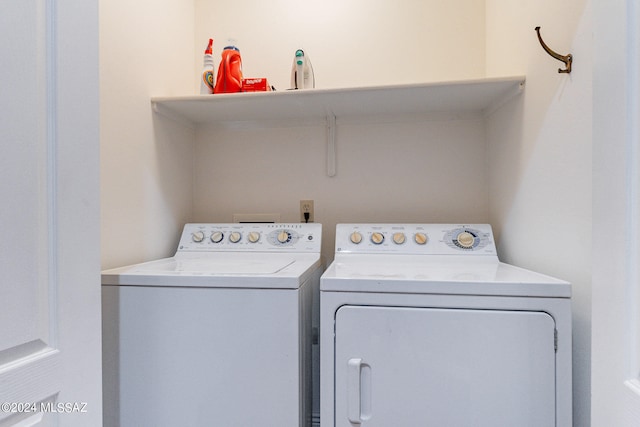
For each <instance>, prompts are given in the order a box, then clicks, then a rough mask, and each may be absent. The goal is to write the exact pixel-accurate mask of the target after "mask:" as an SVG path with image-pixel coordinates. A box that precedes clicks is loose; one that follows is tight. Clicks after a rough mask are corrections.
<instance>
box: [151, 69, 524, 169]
mask: <svg viewBox="0 0 640 427" xmlns="http://www.w3.org/2000/svg"><path fill="white" fill-rule="evenodd" d="M524 82H525V77H524V76H511V77H499V78H486V79H478V80H462V81H454V82H436V83H424V84H408V85H394V86H377V87H361V88H347V89H307V90H295V91H275V92H254V93H234V94H219V95H193V96H178V97H154V98H152V99H151V103H152V106H153V110H154V111H155V112H156V113H158V114H161V115H163V116H167V117H170V118H172V119H174V120H178V121H180V122H183V123H185V124H186V125H187V126H190V127H196V126H197V125H201V124H225V123H237V122H264V121H271V120H308V119H321V120H326V123H327V146H328V150H327V152H328V157H329V158H328V159H327V174H328V175H329V176H333V175H335V120H336V117H340V118H343V117H353V116H370V115H400V114H429V113H459V112H479V113H485V114H488V113H490V112H491V111H493V110H495V109H496V108H497V107H499V106H500V105H502V104H503V103H504V102H505V101H506V100H507V99H509V98H511V97H512V96H514V95H516V94H518V93H520V92H521V91H522V89H523V87H524Z"/></svg>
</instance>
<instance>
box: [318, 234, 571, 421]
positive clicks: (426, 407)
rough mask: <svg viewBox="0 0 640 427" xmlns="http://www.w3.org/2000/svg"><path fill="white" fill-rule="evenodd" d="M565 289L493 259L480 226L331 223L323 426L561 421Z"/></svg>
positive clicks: (566, 352)
mask: <svg viewBox="0 0 640 427" xmlns="http://www.w3.org/2000/svg"><path fill="white" fill-rule="evenodd" d="M570 298H571V287H570V284H569V283H567V282H564V281H561V280H557V279H554V278H551V277H548V276H545V275H542V274H537V273H534V272H531V271H527V270H523V269H521V268H517V267H515V266H511V265H507V264H504V263H501V262H500V261H499V260H498V257H497V255H496V248H495V244H494V240H493V235H492V231H491V227H490V226H489V225H483V224H479V225H448V224H425V225H416V224H411V225H408V224H405V225H402V224H398V225H395V224H375V225H374V224H363V225H358V224H339V225H338V226H337V228H336V251H335V260H334V261H333V263H332V264H331V265H330V266H329V268H328V269H327V270H326V271H325V273H324V274H323V275H322V277H321V280H320V316H321V323H320V327H321V332H320V335H321V340H320V352H321V360H320V369H321V404H322V405H321V407H322V412H321V416H320V421H321V426H322V427H338V426H339V427H343V426H350V427H351V426H362V427H389V426H394V427H408V426H412V427H413V426H420V427H444V426H447V427H454V426H455V427H462V426H468V427H482V426H485V427H498V426H509V427H523V426H530V427H551V426H557V427H569V426H571V423H572V408H571V406H572V403H571V402H572V398H571V353H572V352H571V300H570Z"/></svg>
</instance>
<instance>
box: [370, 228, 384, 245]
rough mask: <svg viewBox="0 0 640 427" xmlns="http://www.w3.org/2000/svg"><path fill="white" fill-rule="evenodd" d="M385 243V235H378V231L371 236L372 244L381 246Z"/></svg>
mask: <svg viewBox="0 0 640 427" xmlns="http://www.w3.org/2000/svg"><path fill="white" fill-rule="evenodd" d="M382 242H384V234H382V233H378V232H377V231H376V232H375V233H373V234H372V235H371V243H373V244H375V245H380V244H382Z"/></svg>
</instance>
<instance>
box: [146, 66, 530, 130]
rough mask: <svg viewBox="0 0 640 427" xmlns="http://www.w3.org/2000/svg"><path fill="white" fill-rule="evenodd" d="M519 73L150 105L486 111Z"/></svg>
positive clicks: (255, 117)
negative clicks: (451, 80)
mask: <svg viewBox="0 0 640 427" xmlns="http://www.w3.org/2000/svg"><path fill="white" fill-rule="evenodd" d="M524 81H525V78H524V76H512V77H500V78H487V79H478V80H462V81H455V82H438V83H426V84H410V85H395V86H377V87H362V88H348V89H305V90H296V91H292V90H285V91H275V92H253V93H234V94H219V95H193V96H178V97H154V98H152V99H151V103H152V105H153V108H154V111H156V112H158V113H161V114H164V115H169V116H174V117H175V118H179V119H182V120H186V121H188V122H190V123H192V124H195V125H197V124H204V123H209V124H211V123H223V122H237V121H263V120H276V119H313V118H324V117H329V116H331V115H333V116H336V117H345V116H354V115H356V116H359V115H381V114H394V115H397V114H408V113H412V114H417V113H431V112H464V111H487V110H491V109H493V108H495V106H496V105H499V104H501V103H502V101H503V100H504V99H505V98H508V97H509V96H510V95H512V94H515V93H518V92H519V91H520V90H521V89H522V87H523V85H524Z"/></svg>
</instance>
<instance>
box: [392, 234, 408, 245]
mask: <svg viewBox="0 0 640 427" xmlns="http://www.w3.org/2000/svg"><path fill="white" fill-rule="evenodd" d="M405 240H406V237H405V236H404V233H394V234H393V243H395V244H396V245H401V244H403V243H404V242H405Z"/></svg>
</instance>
